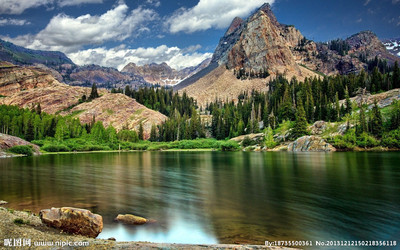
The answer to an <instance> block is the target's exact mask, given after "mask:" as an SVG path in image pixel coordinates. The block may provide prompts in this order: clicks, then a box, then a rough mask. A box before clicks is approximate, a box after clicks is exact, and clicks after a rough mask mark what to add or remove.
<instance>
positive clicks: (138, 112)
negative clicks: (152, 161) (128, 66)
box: [61, 93, 167, 139]
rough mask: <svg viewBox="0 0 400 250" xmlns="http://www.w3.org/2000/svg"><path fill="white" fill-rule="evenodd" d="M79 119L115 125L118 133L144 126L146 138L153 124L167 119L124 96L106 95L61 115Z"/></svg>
mask: <svg viewBox="0 0 400 250" xmlns="http://www.w3.org/2000/svg"><path fill="white" fill-rule="evenodd" d="M74 113H77V114H76V115H75V116H74V117H77V118H79V120H80V121H81V122H82V123H90V122H91V121H92V119H93V116H94V117H95V119H96V121H101V122H103V125H104V126H105V127H107V126H109V125H113V126H114V127H115V128H116V129H117V131H119V130H121V129H122V128H123V127H126V128H127V129H135V130H136V131H138V130H139V126H140V123H142V125H143V131H144V138H145V139H148V138H149V137H150V130H151V126H152V124H156V125H157V124H160V123H161V122H164V121H165V120H166V119H167V117H166V116H165V115H163V114H161V113H159V112H157V111H154V110H151V109H148V108H146V107H145V106H143V105H142V104H140V103H138V102H137V101H136V100H135V99H132V98H130V97H128V96H126V95H124V94H110V93H106V94H104V95H103V96H101V97H99V98H96V99H94V100H93V101H91V102H86V103H82V104H80V105H77V106H76V107H74V108H72V109H70V110H69V111H65V112H62V113H61V115H71V114H74Z"/></svg>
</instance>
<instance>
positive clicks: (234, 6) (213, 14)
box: [167, 0, 274, 33]
mask: <svg viewBox="0 0 400 250" xmlns="http://www.w3.org/2000/svg"><path fill="white" fill-rule="evenodd" d="M265 2H268V3H270V4H272V3H273V2H274V0H247V1H243V0H200V1H199V3H198V4H197V5H196V6H194V7H193V8H190V9H186V8H181V9H179V10H178V11H176V12H175V13H174V14H173V15H172V16H171V17H170V18H168V20H167V25H168V28H169V31H170V32H171V33H177V32H180V31H184V32H186V33H193V32H195V31H201V30H207V29H210V28H225V27H227V26H228V25H229V24H230V23H231V22H232V20H233V19H234V18H235V17H237V16H239V17H245V16H248V15H249V14H250V13H251V12H252V11H253V10H255V9H256V8H258V7H260V6H261V5H262V4H264V3H265Z"/></svg>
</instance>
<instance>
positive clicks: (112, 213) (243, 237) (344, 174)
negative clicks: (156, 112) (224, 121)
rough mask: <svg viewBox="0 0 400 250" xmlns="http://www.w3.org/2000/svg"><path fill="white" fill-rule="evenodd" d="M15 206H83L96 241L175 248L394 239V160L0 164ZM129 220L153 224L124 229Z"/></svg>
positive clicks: (139, 157)
mask: <svg viewBox="0 0 400 250" xmlns="http://www.w3.org/2000/svg"><path fill="white" fill-rule="evenodd" d="M0 200H6V201H8V202H9V204H8V207H11V208H14V209H21V210H22V209H30V210H32V211H35V212H38V211H39V210H40V209H44V208H50V207H62V206H73V207H81V208H87V209H90V210H91V211H93V212H95V213H99V214H101V215H102V216H103V220H104V224H105V225H104V229H103V232H102V233H101V234H100V235H99V238H108V237H115V238H116V239H117V240H120V241H126V240H135V241H137V240H140V241H152V242H175V243H252V244H264V241H266V240H269V241H272V240H397V241H398V244H399V243H400V242H399V240H400V153H397V152H396V153H349V152H346V153H327V154H326V153H297V154H295V153H286V152H284V153H273V152H271V153H245V152H236V153H224V152H129V153H127V152H125V153H92V154H69V155H45V156H40V157H25V158H13V159H0ZM125 213H131V214H135V215H139V216H143V217H146V218H152V219H155V220H157V221H158V223H156V224H152V225H143V226H124V225H120V224H118V223H115V222H114V221H113V219H114V218H115V217H116V216H117V215H118V214H125Z"/></svg>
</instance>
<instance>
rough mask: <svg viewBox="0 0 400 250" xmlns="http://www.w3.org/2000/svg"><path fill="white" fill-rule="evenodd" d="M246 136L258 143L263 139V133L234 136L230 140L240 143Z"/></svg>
mask: <svg viewBox="0 0 400 250" xmlns="http://www.w3.org/2000/svg"><path fill="white" fill-rule="evenodd" d="M246 137H248V138H249V139H250V140H252V141H254V142H256V143H259V142H262V141H263V140H264V133H257V134H247V135H241V136H238V137H234V138H232V139H231V140H232V141H235V142H238V143H239V144H241V143H242V142H243V140H244V138H246Z"/></svg>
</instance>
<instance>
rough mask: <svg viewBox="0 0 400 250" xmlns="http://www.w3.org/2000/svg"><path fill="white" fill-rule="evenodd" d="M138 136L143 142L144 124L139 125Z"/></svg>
mask: <svg viewBox="0 0 400 250" xmlns="http://www.w3.org/2000/svg"><path fill="white" fill-rule="evenodd" d="M138 136H139V140H141V141H143V140H144V136H143V124H142V123H140V124H139V133H138Z"/></svg>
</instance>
